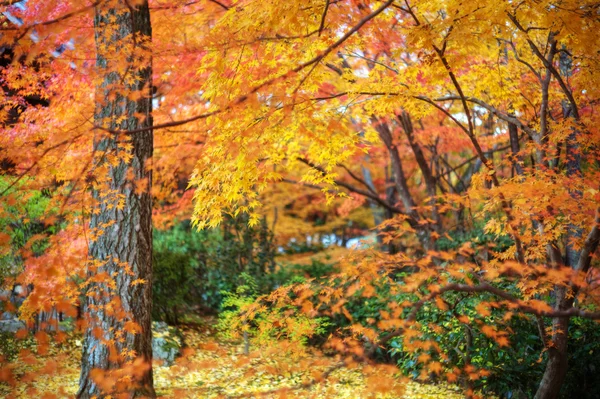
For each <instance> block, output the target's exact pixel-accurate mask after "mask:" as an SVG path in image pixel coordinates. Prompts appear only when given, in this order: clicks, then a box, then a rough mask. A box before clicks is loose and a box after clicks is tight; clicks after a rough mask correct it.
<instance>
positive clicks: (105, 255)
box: [77, 1, 156, 398]
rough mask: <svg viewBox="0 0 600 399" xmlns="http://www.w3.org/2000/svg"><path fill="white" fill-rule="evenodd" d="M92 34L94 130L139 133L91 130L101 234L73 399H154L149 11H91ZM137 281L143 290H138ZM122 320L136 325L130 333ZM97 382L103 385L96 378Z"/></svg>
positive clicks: (118, 7)
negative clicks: (124, 377) (122, 377)
mask: <svg viewBox="0 0 600 399" xmlns="http://www.w3.org/2000/svg"><path fill="white" fill-rule="evenodd" d="M94 29H95V34H96V47H97V51H98V54H97V63H96V65H97V67H98V69H99V71H100V74H101V76H102V81H101V82H100V83H99V84H98V86H97V87H96V112H95V115H94V119H95V123H96V125H98V126H102V127H104V128H106V129H107V130H113V131H114V130H118V131H133V130H136V131H139V130H140V129H144V128H146V127H147V128H148V130H147V131H142V132H138V133H135V134H131V135H127V134H112V133H107V132H106V131H105V130H100V129H99V130H97V131H96V136H95V140H94V154H95V155H94V156H95V160H94V169H95V172H94V176H93V179H94V180H95V183H94V186H93V191H92V195H93V199H94V212H93V213H92V217H91V221H90V230H91V232H92V234H93V233H94V232H95V229H100V230H103V234H100V235H99V236H98V237H97V239H95V240H91V242H90V246H89V256H90V265H89V268H88V282H89V285H88V292H87V302H86V304H85V317H86V318H87V321H88V326H87V330H86V333H85V337H84V345H83V356H82V368H81V377H80V383H79V384H80V387H79V392H78V394H77V397H78V398H90V397H94V396H97V397H104V396H106V395H107V394H112V395H113V396H115V394H120V395H124V396H119V397H128V398H139V397H155V396H156V394H155V392H154V388H153V380H152V367H151V364H152V329H151V307H152V287H151V282H152V201H151V196H150V187H151V171H150V170H149V169H148V168H147V163H148V162H149V160H150V159H151V157H152V146H153V134H152V130H151V127H152V116H151V111H152V103H151V95H150V94H151V92H150V88H151V59H150V57H149V56H142V57H141V58H142V59H143V61H142V62H141V63H140V55H141V54H144V51H145V50H146V48H145V43H147V42H148V40H149V38H150V37H151V27H150V14H149V9H148V4H147V2H143V3H142V4H140V3H139V2H136V6H130V5H129V4H128V3H127V2H126V1H124V2H121V1H118V2H117V1H115V2H110V3H108V4H107V5H105V6H102V7H98V8H97V9H96V15H95V19H94ZM115 49H117V50H115ZM133 54H135V57H134V56H133ZM124 65H125V67H124ZM102 276H104V277H107V279H105V280H102ZM139 279H143V280H144V282H143V283H142V284H139V281H140V280H139ZM136 280H137V281H136ZM134 281H136V283H135V284H132V283H133V282H134ZM107 305H108V306H107ZM131 322H134V323H135V325H137V326H138V327H139V331H137V333H135V334H134V333H132V332H131V326H132V325H134V324H132V323H131ZM100 331H101V332H100ZM140 360H141V361H142V362H139V361H140ZM134 364H135V366H133V365H134ZM128 367H129V369H128ZM119 369H122V370H126V371H125V373H126V374H128V375H130V376H131V377H133V384H126V383H125V382H124V381H119V379H118V375H117V373H116V370H119ZM97 374H102V376H103V377H104V378H103V379H98V378H95V377H96V375H97Z"/></svg>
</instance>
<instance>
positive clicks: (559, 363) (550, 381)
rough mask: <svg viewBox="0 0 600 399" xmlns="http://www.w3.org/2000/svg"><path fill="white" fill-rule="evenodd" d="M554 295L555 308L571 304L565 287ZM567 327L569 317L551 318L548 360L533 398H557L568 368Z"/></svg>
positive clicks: (566, 308)
mask: <svg viewBox="0 0 600 399" xmlns="http://www.w3.org/2000/svg"><path fill="white" fill-rule="evenodd" d="M555 295H556V305H555V307H554V308H555V309H556V310H568V309H569V308H571V307H572V306H573V300H572V299H567V297H566V288H564V287H560V288H557V289H556V290H555ZM568 328H569V318H567V317H560V318H555V319H553V320H552V331H553V333H552V346H550V347H549V348H548V362H547V363H546V369H545V370H544V375H543V377H542V381H541V382H540V386H539V388H538V390H537V392H536V394H535V398H534V399H557V398H558V396H559V393H560V388H561V386H562V384H563V382H564V380H565V376H566V375H567V370H568V364H567V363H568V353H567V338H568V337H567V331H568Z"/></svg>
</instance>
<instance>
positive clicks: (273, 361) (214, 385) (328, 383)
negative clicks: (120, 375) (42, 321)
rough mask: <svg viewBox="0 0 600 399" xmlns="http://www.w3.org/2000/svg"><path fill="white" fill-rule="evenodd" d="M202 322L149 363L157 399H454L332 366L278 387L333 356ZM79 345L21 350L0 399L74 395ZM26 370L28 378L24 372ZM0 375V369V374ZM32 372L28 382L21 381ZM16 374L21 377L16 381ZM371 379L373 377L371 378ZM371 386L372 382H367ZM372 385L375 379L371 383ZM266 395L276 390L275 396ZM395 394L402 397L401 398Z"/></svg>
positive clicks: (447, 390) (442, 391)
mask: <svg viewBox="0 0 600 399" xmlns="http://www.w3.org/2000/svg"><path fill="white" fill-rule="evenodd" d="M207 326H208V324H206V325H204V326H203V325H196V326H194V327H187V328H184V329H183V334H184V337H185V343H186V345H187V348H186V349H184V356H182V357H180V358H178V359H177V360H176V362H175V363H174V364H173V365H171V366H164V365H160V364H158V363H159V362H156V364H155V365H154V385H155V388H156V392H157V394H158V396H159V397H160V398H242V397H243V398H258V397H260V398H280V397H287V398H351V399H360V398H405V399H412V398H419V399H426V398H428V399H433V398H436V399H437V398H444V399H458V398H462V397H463V395H462V393H461V390H460V389H458V388H457V387H452V386H445V385H425V384H418V383H413V382H409V383H406V382H400V381H398V382H392V383H391V384H392V385H394V386H389V385H390V380H386V381H385V383H384V381H381V382H382V385H383V384H385V387H382V388H385V389H388V388H389V389H391V391H390V392H388V393H381V394H375V393H373V391H372V390H370V391H369V390H367V384H366V378H365V376H364V374H363V372H362V371H361V369H360V368H354V369H347V368H340V369H337V370H335V371H334V372H332V373H331V374H330V375H329V376H328V378H327V379H326V380H324V381H321V382H319V383H315V384H312V385H310V387H308V388H303V389H297V390H289V389H286V388H289V387H293V386H296V385H298V384H302V383H303V382H306V381H309V380H312V379H313V378H314V377H316V376H319V375H320V374H322V372H323V371H325V370H327V369H328V368H330V367H331V366H332V365H334V364H335V360H334V359H333V358H330V357H327V356H323V355H320V354H316V353H314V352H311V351H310V350H307V351H305V350H300V351H298V350H296V349H297V348H289V349H290V350H282V348H277V349H272V350H270V349H267V348H261V349H260V350H255V351H251V352H250V354H249V355H244V354H243V353H242V345H240V344H238V343H232V342H226V341H223V340H221V339H219V337H218V336H217V335H216V334H215V331H214V330H212V329H211V328H210V327H207ZM80 346H81V342H80V341H79V340H78V339H77V337H74V336H69V337H68V338H67V339H66V340H64V341H63V342H62V343H60V344H57V343H51V344H50V345H49V347H48V351H47V353H46V354H45V355H43V356H42V355H40V354H39V353H36V349H35V348H32V349H31V352H30V353H29V354H24V353H22V354H21V355H20V357H19V362H18V364H16V365H14V367H13V368H12V369H11V372H12V374H13V375H15V376H16V377H17V383H16V385H14V386H8V385H5V384H0V398H7V399H8V398H28V399H29V398H39V399H50V398H64V397H73V396H74V394H75V392H76V391H77V383H78V378H79V366H80V356H81V347H80ZM31 371H34V373H27V372H31ZM4 372H6V370H5V371H4ZM24 373H27V374H28V375H31V374H34V375H35V376H36V378H35V380H33V381H30V380H29V378H27V377H26V376H25V378H23V375H24ZM19 376H22V377H20V378H19ZM371 378H373V377H371ZM371 385H372V384H371ZM375 385H377V381H375ZM274 391H277V392H276V393H275V392H274ZM402 391H403V393H401V392H402Z"/></svg>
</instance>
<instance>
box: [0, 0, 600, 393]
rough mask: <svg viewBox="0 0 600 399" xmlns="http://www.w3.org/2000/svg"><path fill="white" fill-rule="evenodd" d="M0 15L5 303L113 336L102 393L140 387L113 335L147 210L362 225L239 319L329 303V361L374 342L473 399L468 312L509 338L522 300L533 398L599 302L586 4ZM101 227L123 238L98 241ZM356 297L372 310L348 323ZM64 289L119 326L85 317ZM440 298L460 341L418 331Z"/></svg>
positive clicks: (442, 1)
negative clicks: (350, 245)
mask: <svg viewBox="0 0 600 399" xmlns="http://www.w3.org/2000/svg"><path fill="white" fill-rule="evenodd" d="M0 11H2V15H1V17H0V20H1V21H0V22H1V25H0V44H1V46H0V48H1V55H0V73H1V74H0V86H1V88H2V90H0V96H1V97H2V98H1V99H2V102H1V106H0V124H1V129H2V133H1V134H0V197H1V199H2V200H1V201H0V226H2V231H1V232H0V244H1V245H2V249H1V251H2V252H1V253H0V266H2V273H3V275H2V276H1V279H2V280H3V281H2V283H3V285H11V284H17V283H18V284H20V285H22V286H29V287H30V292H29V293H28V296H27V299H26V300H25V303H24V304H23V305H22V306H21V307H20V309H19V314H20V318H21V319H22V320H25V321H29V322H30V323H31V322H33V320H35V319H36V317H37V316H36V315H39V314H40V312H48V311H50V310H51V309H56V310H57V311H59V312H63V313H65V314H67V315H70V316H72V317H76V316H77V317H78V318H79V319H81V320H84V321H82V326H81V327H82V328H84V329H87V330H86V331H87V333H86V336H87V337H88V339H89V341H86V342H88V344H89V345H90V346H88V347H87V348H88V349H89V348H91V347H92V346H93V345H96V344H98V345H105V346H106V348H107V349H106V350H107V352H106V353H107V358H108V356H109V355H108V353H109V352H110V351H112V350H114V351H116V353H115V354H114V356H112V355H111V356H110V362H109V363H111V364H113V365H114V366H115V368H116V369H118V370H121V373H122V374H114V373H113V374H111V377H110V378H114V379H116V381H118V383H116V385H115V383H114V381H113V380H110V381H112V382H113V385H110V384H107V385H106V384H105V385H102V384H101V383H99V384H98V387H99V389H102V387H103V386H106V387H109V388H107V390H109V391H110V390H113V391H112V392H113V393H123V392H129V394H127V395H130V396H129V397H134V396H135V395H138V394H139V392H140V391H136V392H138V393H135V394H133V393H131V392H133V391H131V390H130V391H128V389H131V386H130V385H128V384H129V382H131V379H133V380H134V385H135V383H140V381H142V382H141V384H142V385H144V386H146V387H150V388H149V389H148V390H144V391H143V393H142V394H140V395H149V396H153V395H155V394H154V392H153V390H152V389H151V386H152V384H151V375H150V377H148V375H147V374H144V372H140V371H139V370H146V371H148V369H149V367H148V360H149V358H150V355H149V353H143V352H144V350H149V346H148V342H146V343H145V344H140V345H141V346H140V345H138V344H137V343H136V344H134V341H135V342H138V338H139V339H141V340H142V341H143V340H144V339H146V341H147V340H149V339H150V338H149V337H150V335H146V338H143V337H144V334H146V333H148V331H149V328H150V327H149V326H150V324H149V323H150V320H149V315H150V311H149V309H150V305H149V301H150V299H149V298H150V296H151V295H150V288H151V285H152V284H151V280H152V266H151V264H152V260H151V254H152V250H151V248H152V246H151V242H152V239H151V226H150V214H151V218H152V224H153V225H154V226H155V227H156V228H159V229H169V228H172V227H173V226H174V225H176V224H177V222H178V221H181V220H185V219H191V222H192V225H193V226H194V227H195V228H196V229H217V228H224V229H225V230H226V231H233V233H231V234H232V235H231V237H233V236H235V235H236V234H237V236H238V238H239V237H241V236H243V237H246V241H244V240H243V239H242V242H249V241H248V240H250V237H255V235H257V236H260V234H262V233H260V231H263V232H265V231H267V229H270V233H271V234H273V237H272V238H269V237H267V235H266V233H264V234H265V235H263V236H260V237H259V238H257V240H258V242H260V243H261V244H259V247H260V251H263V250H264V249H265V248H267V247H268V248H270V249H269V251H270V250H272V249H273V248H274V247H282V248H283V247H285V246H286V245H288V244H289V243H290V240H292V241H294V240H295V241H296V242H297V241H298V240H299V241H306V237H307V236H310V237H311V240H312V239H313V238H312V237H318V238H315V239H314V240H316V241H318V242H319V243H323V242H324V241H323V237H324V236H328V235H334V238H331V239H330V241H338V240H339V241H340V244H342V243H343V246H346V243H347V242H348V240H350V239H352V238H355V237H358V236H363V235H366V234H367V231H368V230H369V229H372V230H374V231H375V234H376V236H377V239H376V241H377V242H376V243H373V244H372V245H370V246H368V248H366V249H363V250H357V251H350V254H349V255H348V256H345V257H343V258H342V259H336V262H339V264H338V267H339V270H336V272H335V273H330V274H329V275H328V276H327V277H325V278H314V279H309V280H307V281H304V282H302V283H300V284H297V285H285V286H282V287H275V286H273V287H271V288H273V289H272V290H268V291H271V292H260V294H264V295H259V293H258V292H257V293H256V295H255V296H254V297H253V298H252V299H253V300H252V301H247V303H246V302H244V304H243V305H240V306H241V308H243V310H242V311H241V313H240V315H241V316H240V317H241V318H240V319H239V320H238V322H240V323H242V324H240V325H239V326H238V327H240V328H249V327H244V326H248V325H250V324H251V323H258V325H259V326H262V327H260V328H264V329H268V328H274V329H277V328H279V327H280V325H278V324H277V323H280V321H277V320H280V319H281V320H295V321H297V320H305V319H304V318H307V319H312V320H314V319H318V318H328V320H333V321H334V324H335V323H338V324H337V328H335V329H332V331H331V334H330V335H329V338H328V339H327V340H326V342H324V343H323V345H324V347H326V348H328V350H331V351H332V352H335V353H337V354H338V355H339V362H338V363H337V365H336V366H335V367H338V368H339V367H351V366H355V365H356V364H376V365H377V364H379V363H380V362H379V363H378V362H377V356H378V353H380V352H381V350H382V348H388V347H389V345H391V343H392V342H393V343H394V345H396V349H397V350H398V351H400V349H398V348H401V351H402V353H410V354H411V356H413V357H414V358H415V359H416V364H417V363H418V364H419V366H418V367H417V368H416V372H415V377H416V378H420V379H422V380H427V379H431V378H435V379H437V378H440V379H444V380H446V381H449V382H452V383H458V382H464V387H465V391H466V392H467V393H468V394H469V395H474V387H473V381H477V380H480V379H485V378H486V377H488V376H489V373H490V368H493V367H494V365H493V364H489V365H485V364H482V363H478V362H477V361H476V359H474V355H472V354H471V352H473V351H474V349H473V348H474V347H475V346H476V343H475V342H474V341H473V336H474V334H475V333H474V332H473V331H475V330H476V331H478V334H481V336H482V337H483V338H482V339H486V340H489V342H490V345H492V346H494V347H498V348H507V347H514V346H518V345H519V342H515V341H514V340H513V339H511V337H512V336H517V335H516V334H515V332H514V328H515V327H514V326H515V325H516V324H514V323H516V322H515V320H526V322H527V323H529V324H530V325H532V326H534V330H535V332H536V334H537V335H538V338H537V339H538V340H539V345H541V348H542V349H541V351H540V354H539V356H540V359H543V362H544V366H543V367H544V370H545V371H544V372H543V375H542V377H541V381H539V384H538V388H537V392H536V393H535V397H536V398H539V399H548V398H558V395H559V392H560V389H561V386H562V385H563V382H564V381H565V378H567V377H566V376H567V373H568V371H569V370H570V368H571V367H577V365H576V364H571V363H568V359H569V356H570V355H569V352H570V350H569V345H570V342H573V340H572V339H570V338H569V331H570V330H569V329H570V328H571V327H572V326H574V325H576V324H574V321H573V320H600V309H598V305H599V301H600V296H599V293H600V291H599V290H598V261H597V258H596V257H597V253H598V252H597V248H598V243H599V241H600V205H599V204H600V187H599V183H598V182H600V169H599V166H600V164H599V160H600V154H599V153H598V151H599V147H598V143H600V131H599V130H598V126H599V125H600V124H599V122H600V121H599V120H598V118H599V116H598V112H597V110H596V108H597V106H598V99H599V98H600V85H599V82H600V68H599V65H600V37H599V36H598V34H597V32H598V30H599V29H600V18H599V15H600V8H599V7H598V4H597V3H596V2H593V1H580V0H577V1H575V0H560V1H557V0H548V1H545V0H544V1H532V0H523V1H519V2H514V1H501V2H497V1H489V0H477V1H469V2H463V1H456V0H415V1H408V0H404V1H400V0H386V1H370V0H305V1H295V0H293V1H292V0H290V1H276V0H261V1H257V0H239V1H235V0H219V1H217V0H201V1H190V0H175V1H163V0H150V1H147V0H94V1H84V2H81V1H71V0H53V1H41V0H28V1H20V2H18V1H0ZM152 136H153V139H152ZM152 140H153V142H152ZM40 196H41V197H42V198H44V200H43V201H39V200H38V199H39V198H40ZM151 202H152V204H151ZM33 203H35V206H36V207H37V208H36V209H35V210H34V211H32V204H33ZM108 214H110V215H112V216H110V217H108V216H107V215H108ZM127 218H130V219H129V220H130V222H129V224H128V228H125V227H124V226H126V225H127V223H125V224H121V223H124V222H123V220H125V219H127ZM19 219H22V220H21V221H18V220H19ZM240 220H241V221H242V223H243V224H246V225H247V226H248V229H252V228H259V227H260V226H262V227H261V228H263V230H260V229H259V230H256V231H254V230H243V229H241V228H239V226H238V225H236V224H235V223H238V222H239V221H240ZM232 223H233V224H232ZM224 225H225V226H227V227H226V228H225V227H223V226H224ZM220 226H221V227H220ZM231 226H234V227H231ZM254 239H255V238H252V240H254ZM121 240H122V241H121ZM328 242H329V241H328ZM115 243H118V244H115ZM121 244H122V246H121V247H120V248H122V249H123V251H125V252H127V251H130V250H131V251H134V252H135V254H136V255H135V256H130V257H128V256H125V252H122V253H120V254H117V253H116V252H115V253H111V252H110V251H107V250H106V248H112V247H114V246H115V245H117V246H119V245H121ZM138 245H139V247H138ZM252 245H253V244H250V247H248V248H250V249H249V250H248V251H250V252H252V251H255V252H256V251H258V250H257V249H252V248H254V247H253V246H252ZM134 247H135V248H134ZM260 251H259V252H260ZM236 253H237V252H236ZM243 253H244V252H243V250H240V252H239V253H238V255H239V256H238V263H239V266H240V268H239V271H240V272H241V271H243V270H245V271H248V270H249V269H248V267H249V266H248V267H246V266H247V265H250V264H252V265H257V264H258V265H261V266H260V267H259V269H260V270H261V272H260V273H262V274H261V276H262V275H263V274H264V275H268V274H269V273H271V274H272V273H274V271H275V268H274V266H272V265H274V261H273V260H270V259H271V258H269V260H264V259H263V260H260V261H255V258H254V257H253V256H252V255H240V254H243ZM260 253H261V254H263V253H266V252H264V251H263V252H260ZM261 256H262V255H261ZM99 259H100V260H101V261H102V262H104V263H102V262H100V263H102V264H100V263H99V261H98V260H99ZM140 259H141V260H140ZM243 259H245V260H243ZM215 263H218V262H215ZM206 264H208V262H207V263H206ZM5 265H6V266H5ZM266 265H271V266H266ZM269 268H271V269H269ZM242 269H243V270H242ZM269 270H270V271H269ZM261 278H262V277H261ZM265 278H266V277H265ZM265 281H266V280H265ZM93 286H98V287H100V286H102V287H104V288H102V289H103V290H104V291H103V292H105V294H106V295H105V296H104V297H102V298H103V299H98V298H99V297H97V298H96V299H97V301H98V302H95V300H94V299H90V298H93V295H92V294H90V292H91V290H92V288H90V287H93ZM384 291H385V294H384ZM102 295H104V294H102ZM85 297H87V298H88V299H85ZM357 297H360V298H363V300H365V301H374V300H375V301H380V302H381V307H380V308H378V309H377V311H376V312H375V311H374V312H373V314H371V315H370V316H368V317H366V316H365V318H364V320H363V319H361V317H357V315H356V313H353V309H354V308H353V306H355V302H356V300H357V299H356V298H357ZM472 298H476V300H475V301H474V302H471V299H472ZM86 301H87V302H86ZM129 301H131V302H129ZM84 302H86V303H87V304H88V305H87V306H86V307H85V309H84V310H83V313H86V314H90V313H92V314H95V316H94V317H96V316H99V315H100V316H99V317H100V319H102V320H105V321H106V320H107V319H103V317H105V316H106V317H109V318H113V319H121V321H122V325H120V324H119V325H117V324H114V323H113V322H110V323H108V322H105V323H104V324H102V323H100V324H102V325H101V326H100V325H97V326H96V327H94V325H93V323H92V322H91V321H90V319H89V318H87V319H86V318H85V317H82V315H81V312H82V309H81V307H80V304H82V303H84ZM146 302H148V304H146ZM466 302H469V305H468V306H467V305H464V303H466ZM100 304H101V306H100ZM144 304H145V305H144ZM463 305H464V306H466V307H464V306H463ZM98 306H100V308H99V307H98ZM138 306H139V308H140V309H142V308H143V309H145V311H143V312H140V313H136V312H137V310H136V309H137V307H138ZM236 306H237V305H236ZM271 307H272V308H273V309H274V310H273V312H280V313H277V315H276V316H275V317H271V316H272V315H271V316H268V315H267V314H268V308H271ZM78 309H79V310H78ZM120 310H123V312H120ZM436 312H437V313H436ZM78 313H79V314H78ZM432 314H435V315H437V316H436V317H437V319H436V317H433V316H432V317H429V316H431V315H432ZM107 315H108V316H107ZM443 315H445V316H443ZM446 316H447V317H449V318H450V319H451V320H452V321H449V322H448V323H450V324H451V323H458V324H456V325H458V326H460V328H462V329H463V330H464V332H463V333H462V334H464V336H465V337H466V338H465V342H467V343H466V344H465V345H466V346H464V347H462V346H461V347H462V348H463V349H462V352H461V353H462V356H459V357H460V359H459V360H455V359H454V357H455V354H449V353H448V352H449V351H448V350H447V348H446V347H445V346H444V345H446V344H445V343H444V342H442V341H441V340H440V339H438V338H436V337H439V336H442V335H443V331H444V328H447V326H446V325H444V323H443V322H442V321H441V320H442V318H443V317H446ZM100 319H99V320H100ZM265 320H266V322H265ZM128 322H130V323H129V324H128ZM248 323H250V324H248ZM261 323H262V324H261ZM290 323H292V322H291V321H290ZM298 323H300V322H298ZM511 323H513V324H511ZM234 324H235V323H234ZM300 324H301V323H300ZM290 325H291V324H290ZM99 326H100V327H99ZM312 326H313V327H314V328H317V327H316V325H312ZM95 328H96V329H95ZM98 328H99V329H98ZM260 328H259V330H260ZM111 329H112V330H111ZM109 330H110V331H109ZM120 330H124V331H126V332H119V331H120ZM260 331H262V330H260ZM148 334H149V333H148ZM101 336H102V337H104V338H102V339H104V341H102V339H101V338H100V337H101ZM129 336H131V337H129ZM94 339H96V340H98V339H99V340H100V341H102V342H100V343H98V342H96V344H92V342H93V341H94ZM41 341H42V342H43V341H44V340H43V339H42V340H41ZM478 342H479V343H480V344H481V342H483V341H478ZM132 345H133V346H132ZM136 345H137V346H136ZM460 345H463V344H460ZM84 346H85V345H84ZM143 348H145V349H143ZM456 348H459V346H457V347H456ZM457 350H458V351H459V352H460V351H461V350H459V349H457ZM136 359H137V360H136ZM84 360H85V356H84ZM84 363H85V362H84ZM92 363H94V362H92ZM142 363H144V364H146V367H145V368H144V366H143V365H142ZM94 364H95V363H94ZM107 364H108V363H107ZM86 367H87V366H86ZM86 367H84V368H86ZM93 367H99V368H101V369H102V368H104V370H103V371H106V369H111V368H113V367H112V366H110V367H109V366H108V365H101V364H99V365H96V366H89V367H87V368H89V369H91V368H93ZM415 367H416V366H415ZM135 370H138V371H135ZM382 370H385V371H382ZM88 371H89V370H88ZM396 371H397V370H396V369H392V371H390V370H389V368H387V367H385V366H382V365H381V364H379V367H375V368H373V369H372V373H384V372H389V373H391V374H393V373H395V372H396ZM104 374H107V373H104ZM109 374H110V373H109ZM142 374H144V375H142ZM325 374H327V372H326V373H325ZM132 375H133V376H134V377H135V378H131V376H132ZM12 378H13V377H12V376H11V375H10V373H4V374H0V380H7V381H10V380H11V379H12ZM90 378H91V377H90ZM98 378H100V377H98ZM102 378H104V380H102V379H97V381H101V380H102V381H106V378H107V377H106V375H104V377H102ZM318 378H321V377H318ZM136 379H138V381H137V382H136V381H135V380H136ZM82 381H84V380H83V377H82ZM148 381H150V382H148ZM82 384H84V383H83V382H82ZM82 390H84V389H83V388H82ZM109 393H110V392H109ZM91 394H92V393H90V395H91ZM96 394H97V392H96ZM85 397H87V396H85Z"/></svg>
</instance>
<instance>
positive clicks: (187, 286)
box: [153, 217, 275, 323]
mask: <svg viewBox="0 0 600 399" xmlns="http://www.w3.org/2000/svg"><path fill="white" fill-rule="evenodd" d="M153 252H154V261H155V266H154V269H155V273H154V279H153V288H154V309H155V311H154V318H155V319H158V320H164V321H167V322H169V323H175V322H177V321H178V319H179V316H180V315H181V313H182V312H187V311H190V310H201V311H204V312H213V313H214V312H217V311H218V310H219V309H220V308H221V303H222V301H223V298H224V296H223V295H224V294H223V293H224V292H234V291H235V289H236V287H238V286H239V285H240V284H243V281H241V280H240V274H241V273H247V274H249V275H251V276H252V277H253V278H254V279H255V280H256V281H257V284H258V286H259V291H260V292H268V291H269V290H271V289H272V288H273V284H275V283H274V280H273V277H272V276H271V275H272V274H273V271H274V265H275V263H274V256H275V251H274V246H273V244H272V235H271V233H270V231H269V230H268V228H267V226H266V224H265V223H264V222H263V223H261V224H259V226H257V227H248V224H247V220H245V219H244V218H241V217H240V218H238V219H233V218H228V219H226V221H225V222H224V223H223V225H222V226H221V227H220V228H218V229H212V230H203V231H196V230H195V229H194V228H193V227H192V226H191V225H190V223H189V222H183V223H180V224H177V225H176V226H175V227H173V228H171V229H169V230H166V231H155V232H154V245H153Z"/></svg>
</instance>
